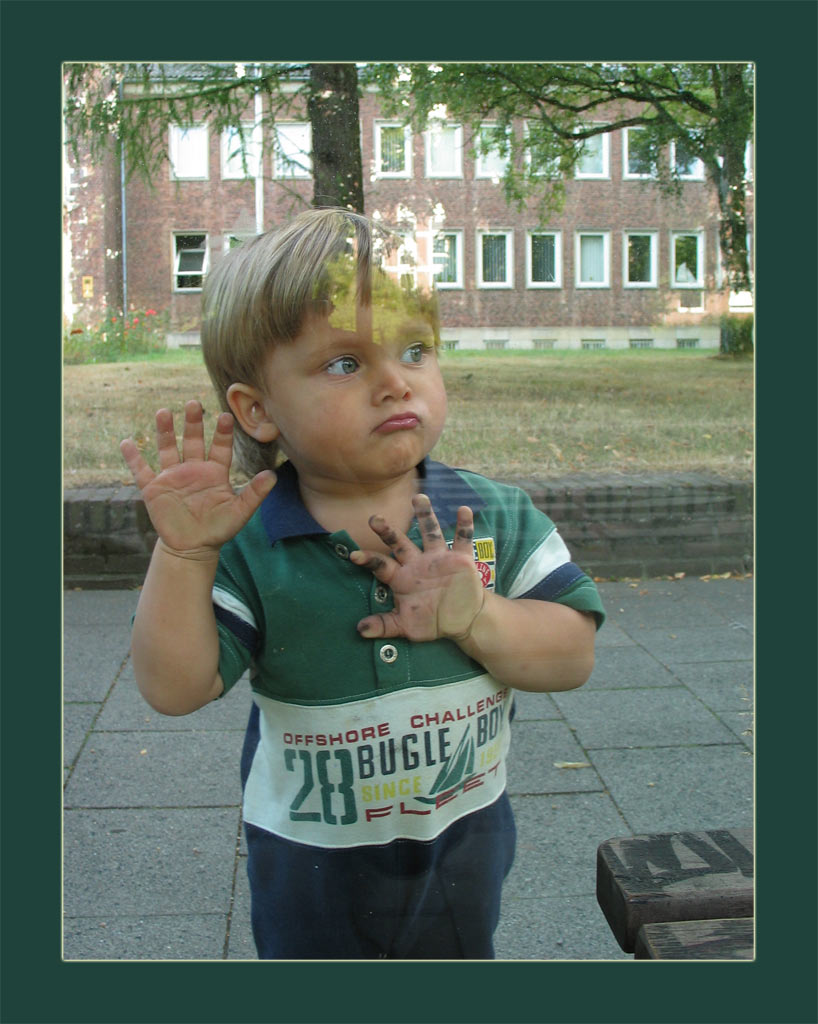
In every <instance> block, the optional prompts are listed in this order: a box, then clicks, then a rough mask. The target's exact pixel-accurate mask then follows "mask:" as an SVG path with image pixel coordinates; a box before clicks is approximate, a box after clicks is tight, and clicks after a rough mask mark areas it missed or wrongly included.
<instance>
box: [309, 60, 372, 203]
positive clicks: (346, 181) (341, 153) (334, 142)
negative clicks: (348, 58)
mask: <svg viewBox="0 0 818 1024" xmlns="http://www.w3.org/2000/svg"><path fill="white" fill-rule="evenodd" d="M307 111H308V113H309V118H310V123H311V125H312V161H313V179H314V182H315V187H314V192H313V200H312V204H313V206H342V207H344V208H346V209H348V210H354V211H356V212H357V213H363V212H364V191H363V172H362V165H361V134H360V127H359V118H358V71H357V68H356V67H355V65H354V64H310V88H309V97H308V100H307Z"/></svg>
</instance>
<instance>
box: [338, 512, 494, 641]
mask: <svg viewBox="0 0 818 1024" xmlns="http://www.w3.org/2000/svg"><path fill="white" fill-rule="evenodd" d="M412 505H413V507H414V510H415V515H416V517H417V520H418V525H419V526H420V533H421V537H422V539H423V548H422V549H421V548H419V547H417V545H415V544H413V543H412V541H411V540H409V538H408V537H407V536H406V535H405V534H403V533H401V532H400V531H398V530H394V529H393V528H392V527H391V526H390V525H389V524H388V523H387V522H386V521H385V520H384V519H383V518H381V517H380V516H372V518H371V519H370V520H369V525H370V526H371V528H372V529H373V530H374V531H375V533H377V535H378V536H379V537H380V538H381V540H382V541H383V542H384V543H385V544H386V545H387V546H388V547H389V548H390V549H391V551H392V554H393V555H394V556H395V557H394V558H385V557H384V556H383V555H380V554H377V553H376V552H372V551H353V552H352V554H351V555H350V559H351V561H353V562H354V563H355V564H356V565H360V566H361V567H362V568H364V569H369V570H370V571H371V572H372V574H373V576H375V578H376V579H377V580H380V582H381V583H384V584H386V585H387V586H388V587H391V589H392V594H393V595H394V601H395V607H394V609H393V610H392V611H390V612H383V613H381V614H379V615H369V616H367V618H365V619H361V621H360V622H359V623H358V632H359V633H360V634H361V636H363V637H366V638H367V639H370V638H372V639H377V638H380V637H397V636H403V637H406V638H407V639H409V640H437V639H438V638H441V637H446V638H449V639H452V640H455V641H457V640H463V639H465V638H466V637H468V636H469V634H470V632H471V629H472V626H473V624H474V621H475V619H476V618H477V616H478V615H479V614H480V612H481V610H482V608H483V602H484V600H485V591H484V590H483V585H482V582H481V580H480V574H479V572H478V570H477V569H476V567H475V564H474V553H473V549H472V537H473V535H474V518H473V516H472V511H471V509H470V508H468V507H467V506H465V505H464V506H462V507H461V508H459V509H458V510H457V527H456V530H455V536H454V543H453V546H452V549H451V550H449V548H448V547H447V545H446V541H445V539H444V538H443V534H442V532H441V530H440V525H439V523H438V521H437V517H436V516H435V514H434V512H433V510H432V504H431V502H430V501H429V499H428V497H427V496H426V495H425V494H418V495H416V497H414V498H413V499H412Z"/></svg>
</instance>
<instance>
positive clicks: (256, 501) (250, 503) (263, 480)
mask: <svg viewBox="0 0 818 1024" xmlns="http://www.w3.org/2000/svg"><path fill="white" fill-rule="evenodd" d="M276 479H277V478H276V475H275V473H274V472H273V471H272V470H271V469H265V470H263V471H262V472H261V473H256V475H255V476H254V477H253V479H252V480H251V481H250V483H249V484H248V485H247V486H246V487H244V488H242V490H241V493H240V494H239V505H240V507H241V509H242V511H243V512H244V514H245V522H246V521H247V520H248V519H249V518H250V516H252V514H253V513H254V512H255V511H256V509H257V508H258V507H259V505H260V504H261V503H262V501H264V499H265V498H266V497H267V495H268V494H269V493H270V491H271V490H272V489H273V488H274V487H275V485H276Z"/></svg>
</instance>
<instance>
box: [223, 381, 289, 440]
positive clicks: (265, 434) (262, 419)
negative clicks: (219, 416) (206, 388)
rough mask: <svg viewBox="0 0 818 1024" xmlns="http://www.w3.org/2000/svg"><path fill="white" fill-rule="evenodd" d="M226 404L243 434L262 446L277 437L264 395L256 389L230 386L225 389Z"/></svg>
mask: <svg viewBox="0 0 818 1024" xmlns="http://www.w3.org/2000/svg"><path fill="white" fill-rule="evenodd" d="M227 404H228V405H229V406H230V411H231V412H232V413H233V415H234V416H235V417H236V419H237V421H238V423H239V426H240V427H241V428H242V430H243V431H244V432H245V434H248V435H249V436H250V437H254V438H255V439H256V440H257V441H260V442H261V443H262V444H267V443H268V442H270V441H275V439H276V438H277V437H278V434H279V430H278V427H277V426H276V425H275V423H274V422H273V421H272V419H271V418H270V415H269V413H268V412H267V409H266V407H265V401H264V395H263V394H262V393H261V391H259V389H258V388H254V387H251V386H250V385H249V384H231V385H230V387H229V388H228V389H227Z"/></svg>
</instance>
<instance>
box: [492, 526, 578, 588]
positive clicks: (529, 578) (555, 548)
mask: <svg viewBox="0 0 818 1024" xmlns="http://www.w3.org/2000/svg"><path fill="white" fill-rule="evenodd" d="M570 561H571V554H570V552H569V551H568V548H567V547H566V545H565V541H564V540H563V539H562V537H560V535H559V533H558V532H557V531H556V530H552V531H551V533H549V534H548V536H547V537H546V538H545V540H544V541H543V542H542V544H540V545H539V547H537V548H535V550H534V551H532V553H531V554H530V555H529V557H528V559H527V560H526V562H525V564H524V565H523V567H522V569H521V570H520V571H519V573H517V576H516V578H515V580H514V582H513V584H512V585H511V589H510V590H509V591H508V593H507V595H506V596H507V597H510V598H514V597H522V596H523V594H527V593H528V591H529V590H531V589H532V588H533V587H536V585H537V584H538V583H539V582H540V581H541V580H544V579H545V577H546V576H548V575H549V574H550V573H552V572H553V571H554V570H555V569H559V567H560V566H561V565H564V564H565V563H566V562H570Z"/></svg>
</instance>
